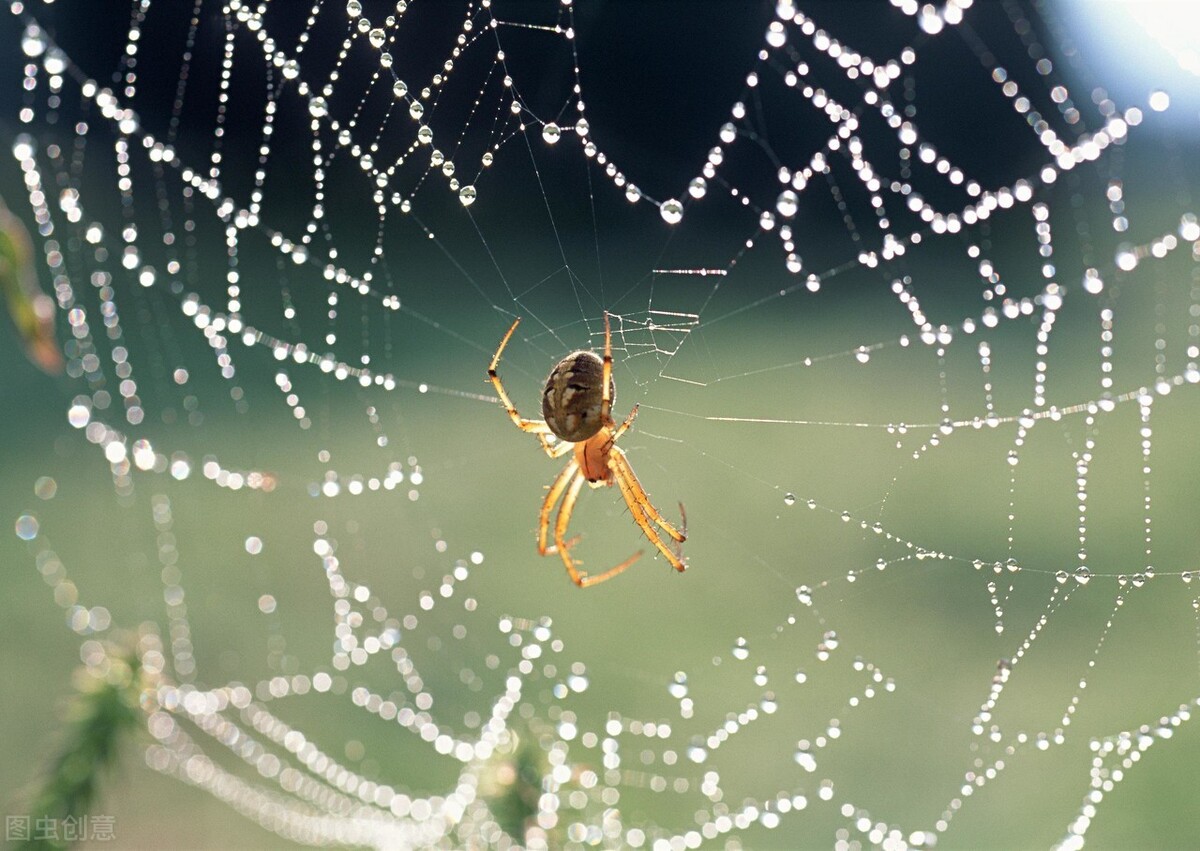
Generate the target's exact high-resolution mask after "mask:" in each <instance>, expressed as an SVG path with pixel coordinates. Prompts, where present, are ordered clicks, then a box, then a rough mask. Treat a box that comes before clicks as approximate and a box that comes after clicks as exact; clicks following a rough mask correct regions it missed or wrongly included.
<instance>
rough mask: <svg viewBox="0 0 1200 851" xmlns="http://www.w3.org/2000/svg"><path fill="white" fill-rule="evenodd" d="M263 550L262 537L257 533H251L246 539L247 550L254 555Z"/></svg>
mask: <svg viewBox="0 0 1200 851" xmlns="http://www.w3.org/2000/svg"><path fill="white" fill-rule="evenodd" d="M262 550H263V542H262V538H260V537H258V536H257V535H251V536H250V537H249V538H247V539H246V552H248V553H250V555H252V556H256V555H258V554H259V553H261V552H262Z"/></svg>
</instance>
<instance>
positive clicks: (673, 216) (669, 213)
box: [658, 198, 683, 225]
mask: <svg viewBox="0 0 1200 851" xmlns="http://www.w3.org/2000/svg"><path fill="white" fill-rule="evenodd" d="M658 212H659V215H661V216H662V218H663V221H664V222H666V223H667V224H669V225H677V224H679V222H680V221H681V220H682V219H683V205H682V204H680V203H679V202H678V201H676V200H675V199H674V198H671V199H670V200H667V201H663V203H662V206H661V207H659V208H658Z"/></svg>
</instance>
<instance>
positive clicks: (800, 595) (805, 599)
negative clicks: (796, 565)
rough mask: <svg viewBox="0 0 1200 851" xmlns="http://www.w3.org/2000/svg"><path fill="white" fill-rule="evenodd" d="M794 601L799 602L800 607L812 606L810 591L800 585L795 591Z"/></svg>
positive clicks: (805, 586)
mask: <svg viewBox="0 0 1200 851" xmlns="http://www.w3.org/2000/svg"><path fill="white" fill-rule="evenodd" d="M796 599H797V600H799V601H800V605H802V606H811V605H812V589H811V588H809V587H808V586H807V585H801V586H800V587H799V588H797V589H796Z"/></svg>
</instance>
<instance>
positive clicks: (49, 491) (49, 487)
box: [33, 476, 58, 499]
mask: <svg viewBox="0 0 1200 851" xmlns="http://www.w3.org/2000/svg"><path fill="white" fill-rule="evenodd" d="M33 492H34V494H35V495H36V496H37V498H38V499H53V498H54V495H55V494H56V493H58V482H56V481H54V479H52V478H50V477H49V476H39V477H38V480H37V481H36V482H34V483H33Z"/></svg>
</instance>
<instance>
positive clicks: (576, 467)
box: [488, 312, 687, 588]
mask: <svg viewBox="0 0 1200 851" xmlns="http://www.w3.org/2000/svg"><path fill="white" fill-rule="evenodd" d="M520 323H521V318H520V317H517V319H516V321H515V322H513V324H512V327H510V328H509V329H508V333H507V334H505V335H504V339H502V340H501V341H500V347H499V348H497V349H496V354H495V355H494V356H493V357H492V362H491V364H490V365H489V366H488V379H489V380H490V381H491V382H492V384H493V385H494V386H495V388H496V392H497V393H498V394H499V395H500V401H501V403H503V405H504V410H505V411H507V412H508V416H509V418H510V419H512V421H513V423H514V424H515V425H516V426H517V428H519V429H520V430H521V431H524V432H529V433H530V434H534V435H537V439H538V442H539V443H541V445H542V449H543V450H545V452H546V454H547V455H549V456H550V457H551V458H560V457H562V456H563V455H566V454H567V453H568V452H570V451H571V450H574V452H575V455H574V457H573V458H572V459H571V460H570V461H568V462H567V466H566V467H564V468H563V471H562V472H561V473H559V474H558V478H556V479H555V480H554V482H553V483H552V484H551V485H550V489H549V491H548V492H547V493H546V498H545V499H544V500H542V509H541V512H540V514H539V515H538V535H537V551H538V554H539V555H551V554H553V553H558V555H559V556H561V557H562V561H563V564H564V565H565V566H566V568H567V574H568V575H569V576H570V577H571V581H572V582H574V583H575V584H576V585H578V586H579V587H580V588H587V587H589V586H591V585H597V584H599V583H601V582H603V581H605V580H606V579H612V578H613V577H614V576H616V575H617V574H618V573H621V572H622V571H623V570H625V569H626V568H627V567H629V566H630V565H631V564H633V563H634V562H635V561H637V560H638V559H639V558H640V557H641V555H642V551H641V550H638V551H637V552H636V553H634V554H633V555H631V556H630V557H629V558H627V559H625V561H623V562H621V563H620V564H618V565H617V566H616V567H612V568H609V569H608V570H606V571H604V572H603V573H600V574H596V575H590V574H587V573H584V572H582V571H580V570H579V568H578V567H576V563H575V560H574V559H572V558H571V555H570V553H569V552H568V551H569V549H570V548H571V547H572V546H573V545H574V544H575V542H576V541H578V540H579V536H575V537H574V538H571V539H570V540H565V539H564V538H565V535H566V533H567V524H568V523H570V521H571V512H572V511H573V510H574V509H575V501H576V499H578V497H579V491H580V489H581V488H582V487H583V483H584V482H587V483H588V485H589V486H591V487H593V488H598V487H612V485H613V483H614V482H615V483H616V485H617V487H619V488H620V489H621V496H623V497H624V498H625V504H626V505H627V506H629V513H630V514H632V515H633V520H634V522H635V523H637V524H638V526H640V527H641V529H642V531H643V532H645V533H646V537H647V538H649V539H650V543H652V544H654V546H656V547H657V548H658V551H659V552H661V553H662V554H663V556H664V557H665V558H666V559H667V561H668V562H670V563H671V566H672V567H674V568H675V569H676V570H678V571H680V572H682V571H683V570H684V569H685V565H684V562H683V559H682V558H681V557H680V554H679V553H678V552H677V551H672V549H671V548H670V547H669V546H667V543H666V541H664V540H663V534H664V533H665V534H666V535H667V536H668V537H670V538H671V539H672V540H673V541H675V542H676V544H677V545H678V544H682V543H683V542H684V541H685V540H687V534H686V533H687V525H686V524H687V519H686V515H684V522H683V531H680V530H678V529H676V528H675V527H674V526H672V525H671V524H670V523H669V522H667V519H666V518H665V517H663V516H662V514H661V513H660V512H659V510H658V509H657V508H655V507H654V506H653V505H651V504H650V497H649V496H647V494H646V490H645V488H643V487H642V485H641V482H639V481H638V478H637V476H636V475H635V474H634V472H633V467H631V466H630V464H629V459H628V458H626V457H625V453H624V452H623V451H622V450H621V449H620V448H619V447H618V446H617V445H616V444H617V440H619V439H620V437H621V435H623V434H624V433H625V432H626V431H628V430H629V427H630V426H631V425H632V424H633V418H634V417H635V416H637V410H638V406H637V405H634V406H633V410H632V411H630V412H629V416H628V417H626V418H625V421H624V422H623V423H621V424H620V425H619V426H618V425H617V424H616V423H615V422H614V421H613V418H612V403H613V398H614V397H615V395H616V384H615V383H614V382H613V378H612V332H611V331H610V330H609V322H608V313H607V312H606V313H605V314H604V358H603V359H601V358H600V357H598V356H597V355H596V353H595V352H592V351H586V350H581V351H577V352H571V353H570V354H569V355H567V356H566V357H565V358H563V359H562V360H560V361H559V362H558V364H557V365H556V366H555V367H554V369H552V370H550V375H549V376H548V377H547V378H546V389H545V390H544V391H543V392H542V416H543V417H544V418H545V419H542V420H527V419H525V418H524V417H522V416H521V415H520V414H519V413H517V409H516V408H515V407H513V403H512V401H511V400H509V398H508V393H506V392H505V391H504V384H503V383H501V381H500V376H499V375H497V374H496V366H497V365H498V364H499V363H500V356H501V355H502V354H504V347H505V346H507V345H508V341H509V338H511V337H512V335H513V332H514V331H516V330H517V325H519V324H520ZM551 435H553V436H554V437H556V438H558V440H557V441H555V440H554V439H553V438H552V437H551ZM560 498H561V499H562V503H561V504H560V505H559V508H558V516H557V518H556V520H555V522H554V543H552V544H550V543H547V540H546V539H547V537H548V536H549V532H550V513H551V512H552V511H553V510H554V504H555V503H556V502H558V501H559V499H560ZM679 509H680V512H681V513H682V511H683V505H682V504H681V505H680V506H679ZM655 526H658V527H659V528H660V529H661V530H662V532H659V531H658V530H656V529H655V528H654V527H655Z"/></svg>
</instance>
